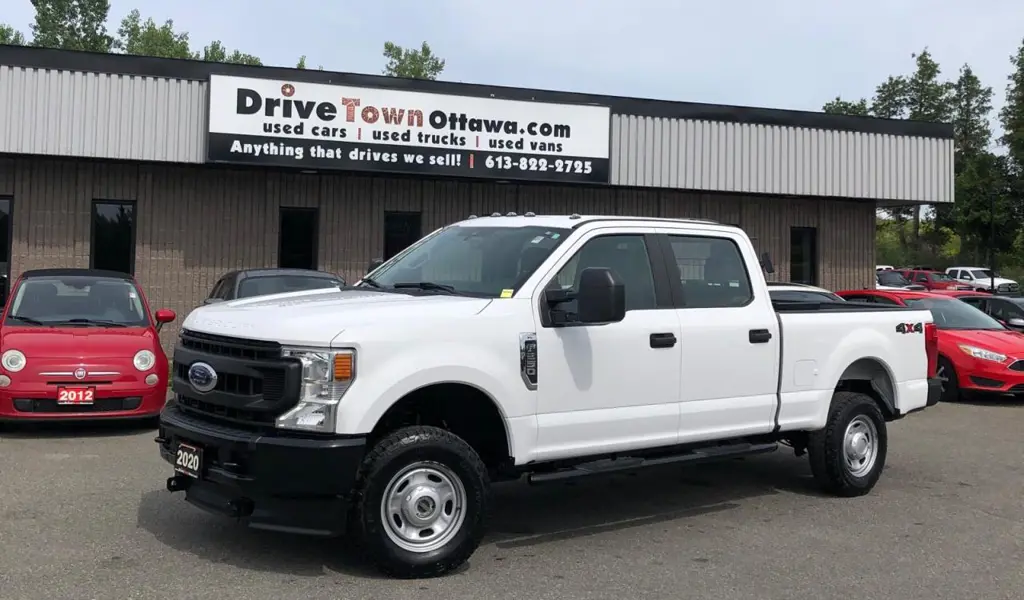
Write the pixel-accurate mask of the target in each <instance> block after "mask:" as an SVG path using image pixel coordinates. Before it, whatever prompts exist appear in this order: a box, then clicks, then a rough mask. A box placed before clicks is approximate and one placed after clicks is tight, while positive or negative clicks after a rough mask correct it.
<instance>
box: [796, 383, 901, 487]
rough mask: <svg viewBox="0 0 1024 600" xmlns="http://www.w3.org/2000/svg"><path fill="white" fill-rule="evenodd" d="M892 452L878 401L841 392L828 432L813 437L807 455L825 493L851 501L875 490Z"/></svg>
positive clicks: (815, 477)
mask: <svg viewBox="0 0 1024 600" xmlns="http://www.w3.org/2000/svg"><path fill="white" fill-rule="evenodd" d="M888 448H889V438H888V434H887V431H886V428H885V417H883V416H882V412H881V411H880V410H879V409H878V405H877V404H876V403H875V400H874V399H873V398H871V397H870V396H867V395H865V394H858V393H855V392H837V393H836V394H834V395H833V396H832V405H831V407H830V409H829V416H828V421H827V422H826V423H825V428H824V429H821V430H819V431H815V432H813V433H811V435H810V439H809V443H808V446H807V453H808V455H810V460H811V472H812V473H813V474H814V479H815V480H816V481H817V482H818V484H819V485H820V486H821V487H822V489H824V490H825V491H827V492H829V493H831V494H835V495H837V496H843V497H847V498H849V497H854V496H863V495H865V494H867V493H868V492H870V491H871V489H872V488H874V487H875V484H876V483H878V478H879V477H880V476H881V475H882V469H883V468H884V467H885V458H886V453H887V452H888Z"/></svg>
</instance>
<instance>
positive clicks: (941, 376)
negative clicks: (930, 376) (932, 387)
mask: <svg viewBox="0 0 1024 600" xmlns="http://www.w3.org/2000/svg"><path fill="white" fill-rule="evenodd" d="M935 377H936V378H937V379H938V380H939V384H940V385H939V389H941V390H942V393H943V394H945V393H946V384H947V383H949V375H946V367H944V366H943V365H939V368H938V369H936V370H935Z"/></svg>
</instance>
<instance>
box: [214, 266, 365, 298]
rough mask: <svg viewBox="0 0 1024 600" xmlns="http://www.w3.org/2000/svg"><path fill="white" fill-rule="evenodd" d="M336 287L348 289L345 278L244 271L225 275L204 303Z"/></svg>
mask: <svg viewBox="0 0 1024 600" xmlns="http://www.w3.org/2000/svg"><path fill="white" fill-rule="evenodd" d="M332 287H334V288H343V287H345V278H344V277H341V276H339V275H335V274H334V273H328V272H327V271H315V270H312V269H282V268H265V269H242V270H238V271H230V272H228V273H225V274H224V275H223V276H221V278H220V279H218V280H217V283H215V284H214V285H213V288H212V289H211V290H210V295H209V296H207V297H206V300H204V301H203V304H214V303H216V302H225V301H227V300H235V299H237V298H252V297H253V296H266V295H269V294H282V293H286V292H300V291H303V290H318V289H323V288H332Z"/></svg>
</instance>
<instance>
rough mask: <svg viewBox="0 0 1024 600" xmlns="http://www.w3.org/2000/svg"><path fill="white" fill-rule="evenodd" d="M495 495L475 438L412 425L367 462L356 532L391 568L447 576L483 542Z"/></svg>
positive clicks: (382, 564) (380, 561)
mask: <svg viewBox="0 0 1024 600" xmlns="http://www.w3.org/2000/svg"><path fill="white" fill-rule="evenodd" d="M488 496H489V481H488V477H487V468H486V467H485V466H484V464H483V462H482V461H481V460H480V457H479V456H478V455H477V453H476V452H475V451H474V450H473V448H472V447H470V446H469V444H467V443H466V442H465V441H463V440H462V439H461V438H459V437H458V436H456V435H454V434H452V433H451V432H449V431H446V430H444V429H440V428H437V427H406V428H403V429H399V430H398V431H395V432H394V433H392V434H390V435H388V436H387V437H385V438H384V439H382V440H381V441H380V442H378V443H377V444H376V445H375V446H374V447H373V449H372V450H371V451H370V453H369V454H368V455H367V457H366V460H365V461H364V462H363V468H362V470H361V473H360V481H359V487H358V494H357V495H356V502H355V506H354V511H353V515H352V518H353V523H352V531H353V533H355V534H356V535H357V536H358V539H359V542H360V545H361V546H362V547H363V548H364V549H365V550H366V551H367V553H368V554H369V555H370V557H371V558H372V559H373V561H374V563H376V565H377V566H378V567H379V568H380V569H381V570H382V571H384V572H385V573H387V574H389V575H392V576H395V577H406V578H412V577H434V576H438V575H443V574H444V573H447V572H449V571H451V570H453V569H456V568H458V567H459V566H461V565H462V564H463V563H464V562H466V561H467V560H468V559H469V557H470V556H471V555H472V554H473V552H474V551H476V548H477V546H479V545H480V541H481V539H483V535H484V532H485V526H486V512H487V501H488Z"/></svg>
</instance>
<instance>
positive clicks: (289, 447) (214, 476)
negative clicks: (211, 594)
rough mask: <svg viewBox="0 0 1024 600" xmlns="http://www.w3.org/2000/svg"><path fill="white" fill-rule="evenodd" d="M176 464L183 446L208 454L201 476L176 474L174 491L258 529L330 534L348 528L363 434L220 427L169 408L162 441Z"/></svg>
mask: <svg viewBox="0 0 1024 600" xmlns="http://www.w3.org/2000/svg"><path fill="white" fill-rule="evenodd" d="M156 441H157V443H158V444H159V445H160V455H161V456H162V457H163V458H164V460H166V461H168V462H169V463H171V464H173V463H174V457H175V455H176V452H177V448H178V444H179V443H180V442H185V443H187V444H190V445H193V446H198V447H200V448H201V449H202V450H203V463H204V464H203V467H202V473H201V477H200V478H199V479H195V478H192V477H189V476H186V475H181V474H177V473H176V474H175V475H174V476H173V477H171V478H170V479H168V481H167V487H168V489H169V490H171V491H178V490H183V491H184V492H185V499H186V500H187V501H188V502H190V503H191V504H194V505H196V506H198V507H200V508H202V509H204V510H207V511H209V512H213V513H217V514H221V515H224V516H229V517H234V518H237V519H239V520H241V521H242V522H244V523H246V524H247V525H248V526H250V527H253V528H257V529H270V530H277V531H287V532H292V533H303V534H308V535H321V536H331V535H340V534H342V533H344V531H345V523H346V517H347V513H348V508H349V501H350V496H351V491H352V488H353V486H354V484H355V479H356V473H357V472H358V469H359V465H360V464H361V462H362V460H363V456H364V454H365V448H366V438H365V437H363V436H344V437H312V436H305V437H300V436H299V435H283V434H281V433H279V432H274V433H272V434H271V433H260V432H255V431H248V430H244V429H237V428H234V427H231V426H228V425H223V424H220V423H213V422H210V421H208V420H205V419H200V418H197V417H194V416H191V415H189V414H186V413H185V412H183V411H182V410H181V409H180V408H178V407H177V406H176V404H174V403H171V404H168V405H167V407H166V408H165V409H164V411H163V412H162V413H161V414H160V434H159V436H158V437H157V439H156Z"/></svg>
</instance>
